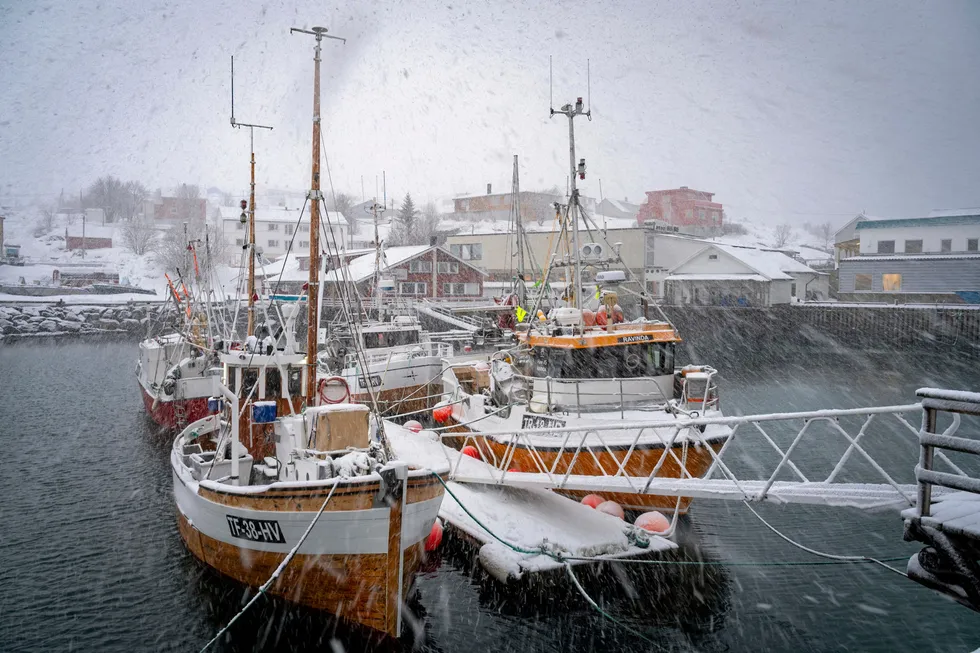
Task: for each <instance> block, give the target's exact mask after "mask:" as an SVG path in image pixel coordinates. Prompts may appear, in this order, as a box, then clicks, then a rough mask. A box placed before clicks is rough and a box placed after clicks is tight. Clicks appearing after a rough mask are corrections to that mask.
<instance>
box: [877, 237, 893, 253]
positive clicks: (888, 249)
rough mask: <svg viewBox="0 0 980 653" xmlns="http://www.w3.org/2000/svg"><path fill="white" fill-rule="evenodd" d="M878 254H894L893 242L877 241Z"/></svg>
mask: <svg viewBox="0 0 980 653" xmlns="http://www.w3.org/2000/svg"><path fill="white" fill-rule="evenodd" d="M878 253H879V254H894V253H895V241H894V240H879V241H878Z"/></svg>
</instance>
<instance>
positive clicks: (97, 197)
mask: <svg viewBox="0 0 980 653" xmlns="http://www.w3.org/2000/svg"><path fill="white" fill-rule="evenodd" d="M126 205H127V192H126V186H125V184H123V182H122V181H121V180H120V179H118V178H117V177H113V176H112V175H105V176H104V177H99V178H98V179H96V180H95V181H94V182H92V185H91V186H89V187H88V192H86V194H85V196H84V197H83V198H82V208H83V209H84V208H93V209H102V213H103V215H104V216H105V221H106V222H115V221H116V218H118V217H120V216H122V215H123V214H124V212H125V210H126Z"/></svg>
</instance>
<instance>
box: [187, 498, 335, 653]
mask: <svg viewBox="0 0 980 653" xmlns="http://www.w3.org/2000/svg"><path fill="white" fill-rule="evenodd" d="M339 484H340V483H339V482H337V483H334V485H333V487H332V488H330V492H328V493H327V498H326V499H324V500H323V505H321V506H320V510H318V511H317V513H316V516H315V517H313V521H311V522H310V525H309V526H307V527H306V531H305V532H304V533H303V536H302V537H300V538H299V542H297V543H296V546H294V547H293V548H292V549H291V550H290V551H289V553H287V554H286V557H285V558H283V559H282V562H280V563H279V566H278V567H276V570H275V571H274V572H272V576H270V577H269V580H267V581H265V583H263V584H262V586H261V587H260V588H259V591H258V592H256V593H255V596H253V597H252V600H250V601H249V602H248V603H246V604H245V607H244V608H242V609H241V610H239V612H238V614H236V615H235V616H234V617H232V618H231V621H229V622H228V624H227V625H226V626H225V627H224V628H222V629H221V630H219V631H218V634H217V635H215V636H214V637H212V638H211V641H209V642H208V643H207V644H205V645H204V648H202V649H201V653H204V651H206V650H208V649H209V648H210V647H211V645H212V644H214V643H215V642H216V641H218V639H219V638H220V637H221V636H222V635H224V634H225V633H226V632H227V631H228V629H229V628H231V625H232V624H233V623H235V622H236V621H238V619H239V617H241V616H242V615H243V614H245V612H246V611H248V609H249V608H251V607H252V604H254V603H255V602H256V601H258V600H259V597H260V596H262V595H264V594H265V592H266V590H268V589H269V587H271V586H272V583H274V582H275V580H276V579H277V578H279V574H281V573H282V572H283V571H285V570H286V567H287V566H288V565H289V563H290V561H292V559H293V557H294V556H295V555H296V552H297V551H299V547H301V546H303V542H305V541H306V538H307V537H308V536H309V534H310V531H312V530H313V527H314V526H315V525H316V522H317V520H318V519H320V515H322V514H323V510H324V508H326V507H327V502H328V501H330V497H332V496H333V492H334V490H336V489H337V486H338V485H339Z"/></svg>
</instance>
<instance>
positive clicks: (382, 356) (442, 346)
mask: <svg viewBox="0 0 980 653" xmlns="http://www.w3.org/2000/svg"><path fill="white" fill-rule="evenodd" d="M452 351H453V349H452V345H450V344H449V343H445V342H433V341H428V342H416V343H412V344H410V345H398V346H396V347H385V348H384V350H381V351H374V352H372V351H371V350H370V349H369V350H367V351H366V352H365V353H364V355H363V356H360V357H359V356H357V355H356V354H347V356H346V358H345V360H344V365H345V367H348V368H350V367H357V365H358V364H359V363H360V362H362V361H363V362H364V364H366V365H373V364H375V363H387V362H389V361H390V360H391V358H392V357H393V356H399V355H402V354H409V355H411V356H413V357H415V356H417V357H419V358H429V357H432V356H438V357H440V358H446V357H448V356H451V355H452Z"/></svg>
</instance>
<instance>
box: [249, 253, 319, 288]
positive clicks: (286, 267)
mask: <svg viewBox="0 0 980 653" xmlns="http://www.w3.org/2000/svg"><path fill="white" fill-rule="evenodd" d="M301 258H309V255H308V254H307V255H306V256H303V255H297V254H286V255H285V256H283V257H282V258H278V259H276V260H275V261H273V262H272V263H269V264H267V265H262V266H256V270H255V274H256V276H260V277H265V278H266V279H268V280H269V281H272V282H275V281H277V280H279V279H281V280H282V281H305V280H306V279H308V278H309V276H310V271H309V270H301V269H300V266H299V260H300V259H301ZM280 275H282V276H280Z"/></svg>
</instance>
